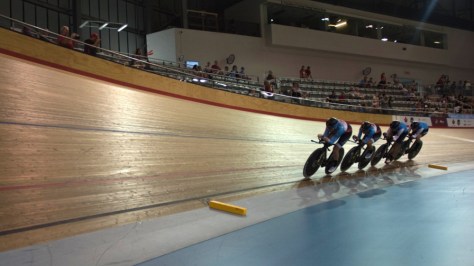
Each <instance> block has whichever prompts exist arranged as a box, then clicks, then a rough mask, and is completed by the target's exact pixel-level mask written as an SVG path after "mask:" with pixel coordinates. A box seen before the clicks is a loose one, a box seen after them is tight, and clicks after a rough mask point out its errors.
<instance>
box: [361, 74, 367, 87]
mask: <svg viewBox="0 0 474 266" xmlns="http://www.w3.org/2000/svg"><path fill="white" fill-rule="evenodd" d="M368 82H369V81H368V80H367V76H364V77H363V78H362V79H361V80H360V81H359V88H365V87H366V85H367V83H368Z"/></svg>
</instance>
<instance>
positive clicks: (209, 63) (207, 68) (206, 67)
mask: <svg viewBox="0 0 474 266" xmlns="http://www.w3.org/2000/svg"><path fill="white" fill-rule="evenodd" d="M204 72H206V73H212V68H211V62H207V64H206V66H205V67H204Z"/></svg>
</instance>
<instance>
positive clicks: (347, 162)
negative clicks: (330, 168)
mask: <svg viewBox="0 0 474 266" xmlns="http://www.w3.org/2000/svg"><path fill="white" fill-rule="evenodd" d="M358 148H359V147H353V148H352V149H350V150H349V152H348V153H347V154H346V156H345V157H344V159H343V160H342V163H341V171H343V172H344V171H346V170H347V169H349V168H350V167H351V165H352V164H354V162H355V161H356V159H357V155H358V154H357V151H358Z"/></svg>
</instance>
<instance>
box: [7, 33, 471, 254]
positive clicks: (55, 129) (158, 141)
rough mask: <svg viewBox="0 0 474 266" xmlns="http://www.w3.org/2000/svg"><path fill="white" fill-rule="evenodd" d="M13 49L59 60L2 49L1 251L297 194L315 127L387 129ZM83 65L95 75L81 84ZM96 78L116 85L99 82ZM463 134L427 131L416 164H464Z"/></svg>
mask: <svg viewBox="0 0 474 266" xmlns="http://www.w3.org/2000/svg"><path fill="white" fill-rule="evenodd" d="M2 34H7V35H8V34H10V33H8V32H2ZM9 37H10V40H12V39H15V38H24V36H21V35H18V36H17V35H12V36H9ZM1 40H2V41H1V42H4V41H5V38H1ZM22 41H24V42H26V43H27V44H28V45H30V46H31V45H33V46H37V47H38V49H45V47H46V48H48V49H51V50H52V52H54V53H53V54H54V55H55V56H57V54H58V53H59V54H61V53H62V56H60V57H59V58H54V56H53V59H52V61H47V58H48V57H47V56H46V57H45V58H43V56H44V55H43V54H41V53H38V52H37V51H36V50H35V52H34V53H35V54H29V53H30V52H28V51H26V47H25V48H24V49H25V50H15V49H18V48H17V47H18V46H21V45H17V46H15V47H16V48H15V49H10V50H8V49H7V48H8V47H5V45H3V46H2V47H1V48H0V49H2V50H1V51H2V52H3V53H2V54H1V55H0V65H2V66H3V67H2V70H1V71H0V80H1V81H2V82H1V84H0V147H1V149H0V191H1V192H0V195H1V196H0V199H1V200H0V250H8V249H12V248H16V247H21V246H25V245H30V244H33V243H37V242H42V241H46V240H51V239H57V238H63V237H66V236H71V235H74V234H78V233H82V232H89V231H93V230H98V229H101V228H105V227H110V226H115V225H120V224H124V223H129V222H133V221H137V220H142V219H147V218H152V217H156V216H160V215H165V214H168V213H172V212H177V211H182V210H186V209H190V208H197V207H203V206H205V202H206V200H207V199H210V198H221V199H232V198H235V197H242V196H248V195H252V194H254V193H261V192H269V191H272V190H278V189H285V188H287V187H292V186H295V185H296V184H297V183H298V181H300V180H301V179H302V175H301V171H302V170H301V169H302V166H303V164H304V161H305V160H306V158H307V156H308V155H309V154H310V153H311V152H312V150H313V149H314V148H315V147H316V145H314V144H311V143H310V142H309V140H310V139H312V138H314V137H315V134H317V133H318V132H321V131H322V130H323V124H322V123H319V122H315V120H318V119H321V118H323V117H327V116H329V115H336V116H340V117H343V118H346V119H348V120H350V121H360V120H364V119H372V120H377V121H379V122H381V123H384V121H386V120H387V119H388V118H387V117H385V116H376V115H369V116H368V117H367V116H366V115H364V114H347V113H342V112H336V111H330V110H313V109H310V108H303V107H300V106H291V105H289V104H283V103H274V102H271V101H265V100H262V99H254V98H249V97H245V96H240V95H234V94H231V93H226V92H214V91H212V90H210V89H206V88H201V87H198V86H194V85H190V84H178V85H177V83H176V81H172V80H168V79H163V78H159V77H158V79H159V80H158V85H156V83H155V82H157V80H154V77H151V78H149V76H147V75H149V74H146V75H145V76H143V77H142V79H138V78H136V77H135V76H133V74H136V73H138V72H137V71H136V70H133V69H128V68H124V67H122V66H118V65H114V64H112V63H109V62H105V63H104V62H102V60H98V61H95V60H97V59H95V58H88V57H86V56H84V55H80V54H79V55H76V54H74V53H73V52H70V51H68V50H66V49H63V48H61V47H55V46H51V45H48V44H43V43H40V42H37V41H34V40H29V39H22ZM2 44H3V43H2ZM22 45H23V44H22ZM45 52H46V51H45ZM36 53H37V54H36ZM66 56H69V57H67V58H66ZM61 58H62V59H61ZM71 58H72V59H71ZM81 59H84V60H85V61H86V62H82V61H78V60H81ZM61 60H62V61H61ZM88 60H89V61H90V62H87V61H88ZM86 63H87V64H89V67H92V66H95V67H97V68H98V70H97V71H91V72H90V73H92V74H90V75H88V74H87V73H88V72H85V70H84V69H81V67H82V66H80V65H81V64H82V65H84V64H86ZM61 64H62V65H61ZM68 64H70V65H68ZM101 64H104V65H101ZM76 66H77V68H75V67H76ZM101 67H104V68H108V69H109V70H110V73H112V75H116V76H115V77H114V76H112V77H111V76H107V75H108V74H107V75H106V74H104V76H98V74H97V72H98V73H99V74H100V73H102V72H101V71H104V70H101ZM104 73H105V72H104ZM107 73H108V72H107ZM110 73H109V74H110ZM127 75H129V76H127ZM137 75H144V74H141V73H138V74H137ZM101 77H102V78H101ZM123 77H124V78H123ZM127 77H128V81H127V82H129V83H130V84H132V86H129V87H125V86H123V85H126V84H125V82H126V81H124V80H127ZM131 77H133V78H131ZM96 78H99V79H96ZM119 78H123V79H124V80H119ZM143 82H144V83H149V84H153V85H150V86H147V84H142V83H143ZM127 84H128V83H127ZM156 87H159V88H156ZM143 88H149V89H143ZM160 89H161V90H160ZM155 90H156V91H157V92H158V93H154V91H155ZM216 95H217V96H216ZM208 101H210V103H214V104H213V105H210V104H207V103H209V102H208ZM239 106H240V107H242V108H240V107H239ZM223 107H224V108H223ZM225 107H229V108H225ZM239 109H245V110H246V111H242V110H239ZM251 110H254V112H247V111H251ZM282 110H283V111H282ZM262 113H273V114H276V116H275V115H265V114H262ZM283 116H288V117H293V118H285V117H283ZM294 118H303V119H294ZM312 120H313V121H312ZM472 133H473V130H447V129H434V130H431V131H430V135H429V136H428V137H427V138H426V141H425V148H424V150H423V152H422V154H420V155H419V157H418V158H417V160H416V161H415V164H418V165H424V164H427V163H442V164H450V163H453V162H466V163H470V162H472V161H473V159H474V155H473V153H472V152H471V151H472V149H473V148H474V144H473V142H472V141H471V140H470V138H471V137H472V135H473V134H472ZM446 147H449V149H447V148H446ZM351 170H352V172H355V169H351ZM351 170H350V171H351ZM350 171H349V172H350ZM336 174H337V173H336ZM321 176H322V175H321V174H316V175H315V177H314V178H315V179H318V178H319V177H321ZM298 184H299V183H298Z"/></svg>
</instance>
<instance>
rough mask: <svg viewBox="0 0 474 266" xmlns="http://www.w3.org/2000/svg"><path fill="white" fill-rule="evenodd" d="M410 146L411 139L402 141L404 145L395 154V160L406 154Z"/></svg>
mask: <svg viewBox="0 0 474 266" xmlns="http://www.w3.org/2000/svg"><path fill="white" fill-rule="evenodd" d="M409 146H410V141H409V140H405V141H404V142H403V143H402V146H401V147H400V150H399V151H398V153H397V154H396V155H395V156H393V160H394V161H396V160H398V159H400V157H402V156H403V155H404V154H405V151H406V150H407V149H408V147H409ZM392 148H393V146H392Z"/></svg>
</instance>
